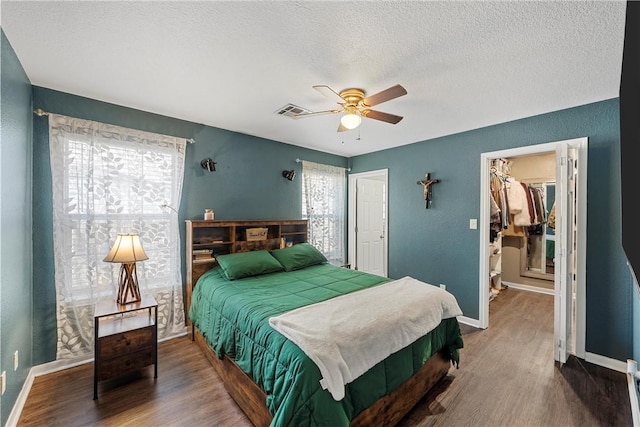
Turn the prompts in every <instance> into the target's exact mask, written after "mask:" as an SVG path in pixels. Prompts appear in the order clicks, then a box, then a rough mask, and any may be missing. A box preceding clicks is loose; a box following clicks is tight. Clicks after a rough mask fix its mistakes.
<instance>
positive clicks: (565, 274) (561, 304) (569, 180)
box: [554, 144, 578, 363]
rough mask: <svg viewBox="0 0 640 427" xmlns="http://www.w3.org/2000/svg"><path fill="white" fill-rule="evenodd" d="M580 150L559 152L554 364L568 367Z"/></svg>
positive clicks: (563, 148)
mask: <svg viewBox="0 0 640 427" xmlns="http://www.w3.org/2000/svg"><path fill="white" fill-rule="evenodd" d="M577 156H578V150H577V149H576V148H573V147H570V146H568V145H567V144H562V145H560V146H559V147H558V148H557V150H556V158H557V159H558V161H557V164H556V176H558V177H560V179H559V180H558V183H559V184H560V187H557V190H558V191H556V218H557V220H556V248H557V250H556V253H555V265H556V270H555V304H554V305H555V308H554V310H555V316H554V318H555V322H554V336H555V340H556V345H555V348H556V351H555V354H554V358H555V360H557V361H558V362H560V363H565V362H566V361H567V358H568V357H569V355H570V354H575V353H576V348H575V313H576V307H575V295H576V287H577V282H576V271H577V246H576V240H577V214H576V203H577V197H578V196H577V188H578V185H577V176H578V171H577V164H578V158H577Z"/></svg>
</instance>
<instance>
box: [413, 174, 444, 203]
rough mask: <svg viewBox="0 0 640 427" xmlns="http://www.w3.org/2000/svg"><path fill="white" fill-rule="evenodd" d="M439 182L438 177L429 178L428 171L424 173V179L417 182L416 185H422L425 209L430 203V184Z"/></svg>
mask: <svg viewBox="0 0 640 427" xmlns="http://www.w3.org/2000/svg"><path fill="white" fill-rule="evenodd" d="M439 182H440V180H439V179H431V174H430V173H426V174H425V175H424V179H423V180H421V181H418V182H417V184H418V185H422V186H423V187H424V203H425V209H429V206H430V205H431V184H437V183H439Z"/></svg>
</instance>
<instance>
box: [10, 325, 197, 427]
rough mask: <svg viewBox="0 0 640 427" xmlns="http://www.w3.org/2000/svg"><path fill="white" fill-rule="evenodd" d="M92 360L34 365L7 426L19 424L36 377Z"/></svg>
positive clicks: (173, 336) (63, 360) (161, 340)
mask: <svg viewBox="0 0 640 427" xmlns="http://www.w3.org/2000/svg"><path fill="white" fill-rule="evenodd" d="M185 335H187V329H186V328H185V330H184V332H179V333H177V334H175V335H170V336H167V337H164V338H162V339H160V340H158V342H159V343H161V342H164V341H168V340H171V339H174V338H178V337H183V336H185ZM90 362H93V357H91V358H83V359H62V360H54V361H53V362H47V363H42V364H40V365H36V366H32V367H31V369H29V373H28V374H27V378H26V379H25V381H24V384H23V385H22V390H20V394H19V395H18V398H17V399H16V403H15V404H14V405H13V408H12V409H11V413H10V414H9V418H8V419H7V423H6V424H5V427H15V426H17V425H18V420H19V419H20V415H22V409H23V408H24V404H25V403H27V397H29V392H30V391H31V386H33V380H35V378H36V377H39V376H41V375H46V374H52V373H54V372H58V371H64V370H65V369H70V368H75V367H76V366H80V365H84V364H85V363H90Z"/></svg>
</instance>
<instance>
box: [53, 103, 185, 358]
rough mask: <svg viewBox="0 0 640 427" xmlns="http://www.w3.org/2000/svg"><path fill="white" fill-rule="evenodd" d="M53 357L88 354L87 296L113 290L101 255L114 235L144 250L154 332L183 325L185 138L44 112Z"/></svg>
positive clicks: (111, 272)
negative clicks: (132, 238)
mask: <svg viewBox="0 0 640 427" xmlns="http://www.w3.org/2000/svg"><path fill="white" fill-rule="evenodd" d="M49 144H50V152H51V171H52V184H53V234H54V236H53V240H54V242H53V243H54V257H55V260H54V265H55V286H56V299H57V322H58V356H57V357H58V359H60V358H68V357H78V356H82V355H86V354H91V352H92V349H93V310H92V308H93V304H94V303H95V300H97V299H98V298H102V297H104V298H113V299H114V300H115V296H116V293H117V283H118V274H119V268H120V265H119V264H112V263H106V262H103V259H104V257H105V255H106V254H107V253H108V252H109V249H110V247H111V244H113V242H114V240H115V236H116V234H117V233H129V232H135V233H138V234H139V235H140V240H141V242H142V245H143V247H144V249H145V252H146V253H147V255H148V256H149V259H148V260H146V261H143V262H139V263H138V264H137V266H136V268H137V271H138V280H139V284H140V289H141V292H142V293H145V292H147V293H151V294H152V295H154V297H155V298H156V300H157V301H158V304H159V308H158V318H159V320H158V322H159V325H158V335H159V337H163V336H168V335H173V334H177V333H181V332H183V331H184V329H185V326H184V308H183V303H182V277H181V267H180V266H181V260H180V238H179V230H178V217H177V212H175V211H173V210H171V209H165V208H163V207H162V206H165V205H168V206H175V207H177V206H179V204H180V193H181V189H182V179H183V174H184V153H185V147H186V141H185V140H184V139H181V138H175V137H170V136H166V135H158V134H152V133H148V132H140V131H136V130H132V129H126V128H122V127H117V126H112V125H106V124H103V123H98V122H92V121H88V120H81V119H75V118H71V117H65V116H58V115H53V114H52V115H50V116H49Z"/></svg>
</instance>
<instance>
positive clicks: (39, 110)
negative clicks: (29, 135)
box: [33, 108, 196, 144]
mask: <svg viewBox="0 0 640 427" xmlns="http://www.w3.org/2000/svg"><path fill="white" fill-rule="evenodd" d="M33 113H34V114H35V115H36V116H39V117H42V116H49V114H50V113H49V112H48V111H44V110H43V109H42V108H36V109H35V110H33ZM184 139H185V140H186V141H187V142H188V143H189V144H195V143H196V140H195V139H193V138H184Z"/></svg>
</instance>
